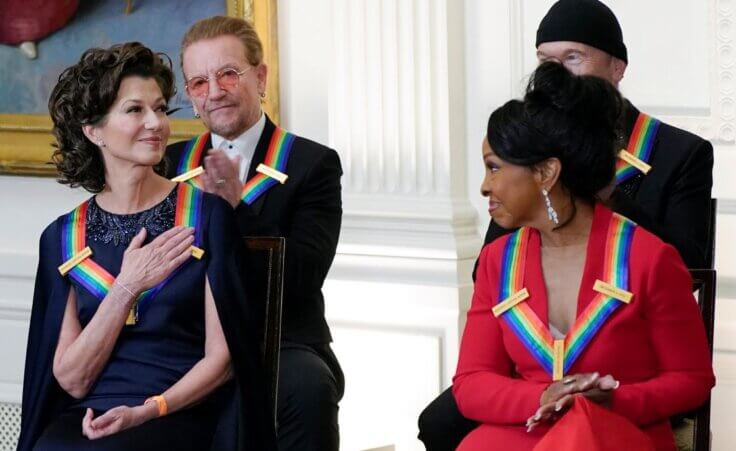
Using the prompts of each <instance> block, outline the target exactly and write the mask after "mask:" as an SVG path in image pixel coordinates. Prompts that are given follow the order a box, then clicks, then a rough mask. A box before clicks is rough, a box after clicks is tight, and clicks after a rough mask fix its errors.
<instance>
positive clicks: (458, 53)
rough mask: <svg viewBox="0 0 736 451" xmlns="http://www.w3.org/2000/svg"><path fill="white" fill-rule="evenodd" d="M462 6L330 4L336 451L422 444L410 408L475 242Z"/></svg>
mask: <svg viewBox="0 0 736 451" xmlns="http://www.w3.org/2000/svg"><path fill="white" fill-rule="evenodd" d="M463 13H464V7H463V5H462V3H461V2H456V1H447V0H400V1H395V0H333V1H332V3H331V23H332V30H331V31H332V34H331V42H330V44H329V45H330V47H331V48H330V52H331V53H330V62H329V67H330V72H329V79H328V80H329V82H328V101H327V104H328V107H327V111H328V114H327V116H328V118H327V123H328V136H329V144H330V146H331V147H333V148H335V149H337V150H338V152H339V153H340V156H341V158H342V163H343V169H344V170H345V176H344V177H343V201H344V216H343V227H342V232H341V239H340V245H339V247H338V255H337V258H336V260H335V264H334V266H333V269H332V271H331V273H330V277H329V280H328V282H327V284H326V287H325V291H326V296H327V299H328V305H327V308H328V318H329V321H330V324H331V326H332V330H333V333H334V335H335V344H334V347H335V350H336V352H337V354H338V357H339V358H340V360H341V362H342V363H343V365H344V367H345V372H346V377H347V380H348V388H347V391H346V395H345V399H344V401H343V403H342V406H341V420H340V421H341V429H342V431H343V432H344V433H343V439H344V449H365V448H370V447H374V446H375V447H377V446H384V445H389V444H394V445H396V446H397V449H401V450H407V449H417V450H419V449H423V448H422V447H421V445H420V444H419V442H418V441H417V440H416V434H417V428H416V421H417V417H418V415H419V412H420V411H421V410H422V408H423V407H424V406H425V405H426V404H427V403H428V402H429V401H430V400H432V399H433V398H434V397H435V396H436V395H438V394H439V393H440V390H441V389H443V388H445V387H447V386H448V385H449V383H450V379H451V377H452V375H453V374H454V371H455V365H456V362H457V350H458V345H459V340H458V339H459V335H460V333H461V331H462V329H461V327H462V322H463V321H464V313H465V311H466V310H467V307H468V305H469V300H470V294H471V292H472V281H471V271H472V268H473V264H474V262H475V258H476V255H477V253H478V251H479V248H480V238H479V236H478V232H477V214H476V212H475V209H474V208H473V207H472V205H471V204H470V202H469V201H468V198H467V195H466V188H465V183H466V181H465V178H466V170H465V165H466V162H465V70H464V60H465V58H464V41H465V36H464V32H465V31H464V23H463ZM367 423H370V424H371V427H370V428H366V427H365V426H366V424H367Z"/></svg>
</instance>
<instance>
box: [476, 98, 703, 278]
mask: <svg viewBox="0 0 736 451" xmlns="http://www.w3.org/2000/svg"><path fill="white" fill-rule="evenodd" d="M624 114H625V116H624V123H623V126H624V130H625V132H626V133H625V140H624V141H625V142H628V138H629V135H630V134H631V131H632V129H633V128H634V123H635V122H636V118H637V117H638V115H639V110H637V109H636V108H635V107H634V106H633V105H632V104H631V103H629V102H628V101H627V102H626V111H625V113H624ZM649 164H650V165H651V166H652V170H651V171H649V173H648V174H647V175H638V176H637V177H636V179H634V180H632V181H629V182H624V184H622V185H621V186H618V187H617V188H616V190H615V191H614V194H613V196H612V197H611V202H610V206H611V207H612V208H613V209H614V210H615V211H617V212H619V213H621V214H623V215H624V216H627V217H628V218H630V219H631V220H633V221H635V222H637V223H638V224H639V225H641V226H642V227H644V228H645V229H647V230H649V231H651V232H653V233H654V234H656V235H657V236H659V237H660V238H662V239H663V240H664V241H666V242H668V243H670V244H672V245H673V246H675V248H677V250H678V251H680V255H681V256H682V258H683V260H685V264H686V265H687V266H688V267H689V268H708V267H710V262H708V261H707V255H709V253H708V246H709V239H708V233H709V231H710V196H711V188H712V187H713V146H711V144H710V143H709V142H708V141H706V140H704V139H702V138H700V137H699V136H696V135H693V134H692V133H689V132H686V131H684V130H681V129H679V128H676V127H673V126H671V125H668V124H665V123H662V124H661V125H660V127H659V131H658V132H657V136H656V138H655V141H654V147H653V148H652V154H651V159H650V162H649ZM624 185H626V186H624ZM508 232H510V230H506V229H503V228H501V227H499V226H498V225H496V224H494V223H493V222H491V224H490V226H489V227H488V232H487V233H486V238H485V243H486V244H488V243H490V242H491V241H493V240H495V239H496V238H498V237H499V236H502V235H504V234H506V233H508Z"/></svg>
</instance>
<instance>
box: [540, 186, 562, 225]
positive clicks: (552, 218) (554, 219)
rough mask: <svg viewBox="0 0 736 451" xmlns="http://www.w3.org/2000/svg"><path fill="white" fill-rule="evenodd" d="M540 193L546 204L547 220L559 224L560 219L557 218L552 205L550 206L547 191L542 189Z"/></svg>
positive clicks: (550, 201) (550, 202)
mask: <svg viewBox="0 0 736 451" xmlns="http://www.w3.org/2000/svg"><path fill="white" fill-rule="evenodd" d="M542 195H543V196H544V203H545V204H546V205H547V217H549V220H550V221H552V222H554V223H555V225H557V224H559V223H560V220H559V219H558V218H557V212H556V211H555V209H554V207H552V200H550V198H549V191H547V190H546V189H543V190H542Z"/></svg>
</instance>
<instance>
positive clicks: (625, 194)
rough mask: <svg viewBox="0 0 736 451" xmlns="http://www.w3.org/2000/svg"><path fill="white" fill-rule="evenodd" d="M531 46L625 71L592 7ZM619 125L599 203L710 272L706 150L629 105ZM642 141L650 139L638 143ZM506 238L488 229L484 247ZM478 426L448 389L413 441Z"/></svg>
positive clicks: (433, 449)
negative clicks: (613, 163)
mask: <svg viewBox="0 0 736 451" xmlns="http://www.w3.org/2000/svg"><path fill="white" fill-rule="evenodd" d="M536 46H537V60H538V61H539V62H540V63H542V62H546V61H555V62H559V63H560V64H563V65H564V66H565V67H566V68H567V69H568V70H570V72H572V73H574V74H576V75H595V76H598V77H600V78H603V79H605V80H608V81H609V82H610V83H611V84H613V85H614V86H616V87H618V86H619V83H620V82H621V80H622V79H623V77H624V73H625V71H626V67H627V64H628V52H627V50H626V46H625V45H624V41H623V33H622V32H621V26H620V25H619V23H618V20H617V19H616V16H615V15H614V14H613V12H612V11H611V10H610V9H609V8H608V7H607V6H606V5H604V4H603V3H601V2H600V1H598V0H560V1H558V2H557V3H555V4H554V5H552V7H551V8H550V10H549V11H548V12H547V14H546V15H545V16H544V18H543V19H542V21H541V22H540V24H539V28H538V30H537V42H536ZM621 124H622V126H621V128H622V131H621V135H622V136H621V147H622V149H624V150H625V151H626V152H627V154H628V155H626V154H624V155H622V156H623V157H625V159H622V161H621V162H620V163H619V164H618V165H617V168H616V169H617V170H616V179H615V180H614V181H613V182H612V183H611V186H610V187H609V188H608V189H606V190H604V192H601V193H600V197H601V198H602V199H603V200H609V202H610V203H611V204H612V206H613V208H614V210H616V211H618V212H620V213H622V214H624V215H625V216H627V217H629V218H631V219H632V220H634V221H636V222H637V223H639V224H640V225H642V226H643V227H645V228H646V229H648V230H650V231H652V232H654V233H655V234H657V235H658V236H659V237H660V238H662V239H663V240H664V241H666V242H668V243H670V244H672V245H673V246H675V247H676V248H677V250H678V251H679V252H680V254H681V255H682V257H683V259H684V260H685V263H686V264H687V266H688V267H690V268H712V266H713V253H712V245H711V243H710V239H709V236H708V235H709V231H710V196H711V188H712V186H713V175H712V171H713V147H712V146H711V144H710V143H709V142H708V141H706V140H704V139H702V138H700V137H698V136H695V135H693V134H691V133H688V132H686V131H684V130H681V129H678V128H675V127H672V126H670V125H668V124H665V123H662V122H660V121H659V120H657V119H655V118H652V117H650V116H648V115H646V114H644V113H641V112H640V111H639V110H637V109H636V108H635V107H634V106H633V105H632V104H631V103H630V102H629V101H628V100H627V101H626V107H625V111H624V116H623V117H622V118H621ZM647 133H650V134H652V135H653V138H652V139H648V140H647V139H638V138H640V137H642V136H645V135H646V134H647ZM632 157H633V158H632ZM508 232H509V230H505V229H502V228H501V227H499V226H497V225H495V224H494V223H493V222H491V224H490V226H489V228H488V232H487V233H486V237H485V244H488V243H490V242H491V241H493V240H495V239H496V238H498V237H500V236H502V235H504V234H506V233H508ZM477 425H478V423H476V422H474V421H472V420H469V419H466V418H464V417H463V416H462V414H461V413H460V411H459V409H458V407H457V404H456V403H455V399H454V397H453V396H452V390H451V388H449V389H447V390H445V391H444V392H443V393H442V394H441V395H440V396H439V397H437V398H436V399H435V400H434V401H432V403H431V404H430V405H429V406H427V408H425V409H424V411H423V412H422V414H421V415H420V417H419V439H420V440H422V441H423V442H424V444H425V446H426V449H427V450H428V451H449V450H454V449H455V448H457V446H458V445H459V444H460V442H461V441H462V439H463V437H465V435H467V434H468V433H469V432H470V431H471V430H473V429H474V428H475V427H476V426H477Z"/></svg>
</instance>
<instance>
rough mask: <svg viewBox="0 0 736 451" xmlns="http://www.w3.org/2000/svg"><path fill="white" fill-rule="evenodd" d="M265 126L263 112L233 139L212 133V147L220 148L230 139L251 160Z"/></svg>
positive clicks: (230, 142)
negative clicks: (253, 122)
mask: <svg viewBox="0 0 736 451" xmlns="http://www.w3.org/2000/svg"><path fill="white" fill-rule="evenodd" d="M264 128H266V115H265V114H263V112H261V117H260V118H259V119H258V121H257V122H256V123H255V124H253V126H251V127H250V128H249V129H248V130H246V131H244V132H243V134H241V135H240V136H238V137H237V138H235V139H233V140H232V141H229V140H226V139H225V138H223V137H222V136H220V135H216V134H214V133H212V148H213V149H219V148H220V146H221V145H222V142H223V141H228V143H229V144H232V146H233V147H234V148H236V149H237V150H238V152H239V153H240V154H242V155H243V156H244V157H246V158H247V159H248V160H250V159H251V158H253V154H254V153H255V151H256V146H257V145H258V140H259V139H260V138H261V135H262V134H263V129H264Z"/></svg>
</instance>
